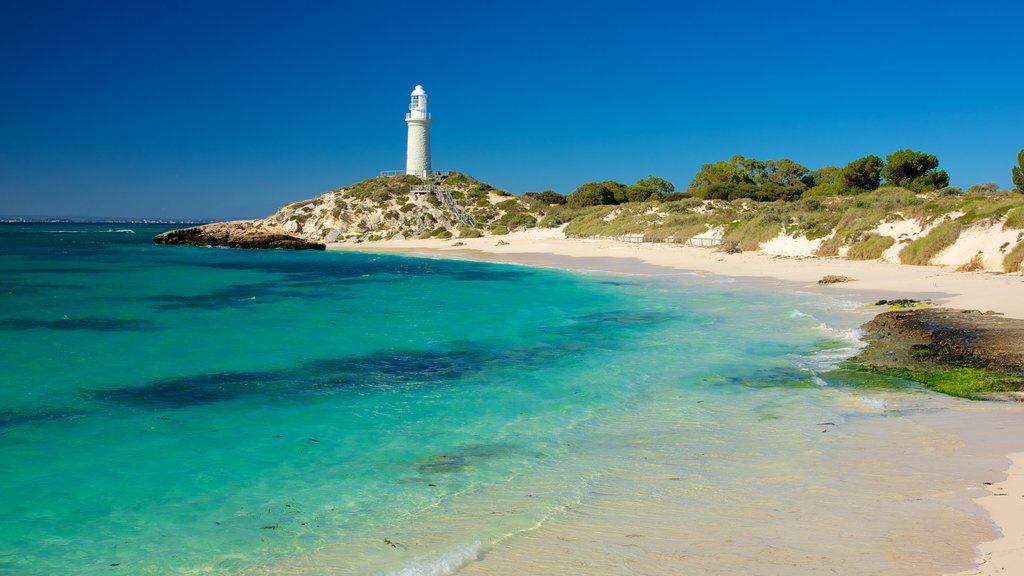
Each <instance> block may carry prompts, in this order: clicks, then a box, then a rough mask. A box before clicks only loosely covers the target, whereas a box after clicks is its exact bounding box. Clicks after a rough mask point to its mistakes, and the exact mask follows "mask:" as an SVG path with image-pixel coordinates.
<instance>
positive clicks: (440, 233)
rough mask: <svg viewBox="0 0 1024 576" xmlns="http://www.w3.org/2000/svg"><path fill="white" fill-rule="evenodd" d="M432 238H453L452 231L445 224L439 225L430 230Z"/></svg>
mask: <svg viewBox="0 0 1024 576" xmlns="http://www.w3.org/2000/svg"><path fill="white" fill-rule="evenodd" d="M430 237H431V238H451V237H452V233H451V232H449V231H448V229H447V228H445V227H444V226H438V227H437V228H434V229H433V230H431V232H430Z"/></svg>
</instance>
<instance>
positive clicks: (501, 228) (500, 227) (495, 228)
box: [491, 224, 508, 236]
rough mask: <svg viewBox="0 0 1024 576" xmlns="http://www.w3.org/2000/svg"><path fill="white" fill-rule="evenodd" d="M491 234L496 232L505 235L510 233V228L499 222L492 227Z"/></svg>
mask: <svg viewBox="0 0 1024 576" xmlns="http://www.w3.org/2000/svg"><path fill="white" fill-rule="evenodd" d="M491 234H494V235H495V236H504V235H505V234H508V228H506V227H505V226H503V225H501V224H497V225H495V226H492V227H491Z"/></svg>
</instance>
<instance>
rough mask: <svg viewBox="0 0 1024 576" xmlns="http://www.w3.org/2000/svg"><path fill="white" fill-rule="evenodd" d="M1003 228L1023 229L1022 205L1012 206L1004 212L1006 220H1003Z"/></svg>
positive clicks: (1023, 211)
mask: <svg viewBox="0 0 1024 576" xmlns="http://www.w3.org/2000/svg"><path fill="white" fill-rule="evenodd" d="M1003 228H1013V229H1014V230H1024V206H1022V207H1018V208H1014V209H1012V210H1010V211H1008V212H1007V213H1006V221H1005V222H1003Z"/></svg>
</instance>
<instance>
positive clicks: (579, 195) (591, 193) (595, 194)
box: [566, 182, 625, 208]
mask: <svg viewBox="0 0 1024 576" xmlns="http://www.w3.org/2000/svg"><path fill="white" fill-rule="evenodd" d="M606 184H607V182H587V183H586V184H583V185H582V186H580V187H579V188H577V189H576V190H575V191H574V192H573V193H572V194H569V196H568V197H567V198H566V202H567V203H568V204H569V206H572V207H574V208H582V207H585V206H599V205H601V204H618V203H619V200H617V199H616V198H615V192H614V191H613V190H612V189H611V188H609V187H608V186H607V185H606ZM613 184H618V183H617V182H614V183H613ZM619 185H620V186H622V185H621V184H619ZM623 188H625V187H624V186H623ZM623 197H625V191H624V190H623Z"/></svg>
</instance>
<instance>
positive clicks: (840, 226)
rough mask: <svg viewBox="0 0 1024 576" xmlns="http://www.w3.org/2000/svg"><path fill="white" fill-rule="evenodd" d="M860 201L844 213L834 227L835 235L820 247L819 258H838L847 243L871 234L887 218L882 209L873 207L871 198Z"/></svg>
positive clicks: (853, 203)
mask: <svg viewBox="0 0 1024 576" xmlns="http://www.w3.org/2000/svg"><path fill="white" fill-rule="evenodd" d="M858 200H859V202H858V201H854V202H852V203H851V206H853V208H850V209H847V210H846V211H845V212H843V213H842V217H840V219H839V222H837V223H836V225H835V226H834V230H835V234H833V235H832V237H831V238H828V239H827V240H825V241H824V242H822V243H821V245H820V246H818V249H817V250H816V251H815V254H816V255H818V256H837V255H839V248H840V247H841V246H843V245H844V244H846V243H847V242H849V241H851V240H853V239H855V238H859V237H860V236H861V235H862V234H864V233H865V232H869V231H870V230H872V229H873V228H875V227H876V226H878V223H879V222H881V221H882V219H883V218H885V216H886V213H885V211H884V210H882V209H880V208H875V207H872V206H871V203H872V202H871V199H870V198H858Z"/></svg>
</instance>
